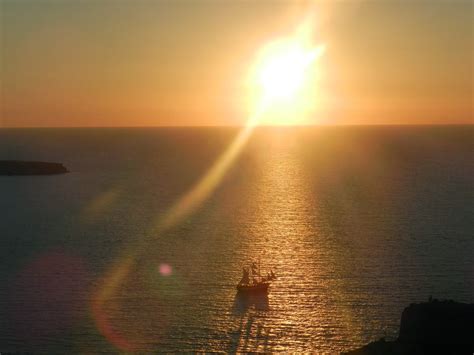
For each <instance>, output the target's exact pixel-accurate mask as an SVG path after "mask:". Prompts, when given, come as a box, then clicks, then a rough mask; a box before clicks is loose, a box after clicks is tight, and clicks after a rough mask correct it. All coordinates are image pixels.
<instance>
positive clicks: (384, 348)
mask: <svg viewBox="0 0 474 355" xmlns="http://www.w3.org/2000/svg"><path fill="white" fill-rule="evenodd" d="M346 354H350V355H368V354H370V355H375V354H460V355H462V354H469V355H471V354H474V304H466V303H458V302H454V301H438V300H434V301H433V300H431V299H430V302H425V303H419V304H411V305H410V306H408V307H407V308H405V309H404V310H403V313H402V319H401V322H400V334H399V336H398V339H397V340H395V341H385V339H380V340H378V341H374V342H372V343H370V344H368V345H365V346H363V347H362V348H360V349H357V350H353V351H349V352H347V353H346Z"/></svg>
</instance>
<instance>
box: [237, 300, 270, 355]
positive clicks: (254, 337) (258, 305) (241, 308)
mask: <svg viewBox="0 0 474 355" xmlns="http://www.w3.org/2000/svg"><path fill="white" fill-rule="evenodd" d="M269 309H270V307H269V303H268V295H267V294H241V293H237V294H236V295H235V299H234V305H233V309H232V313H233V315H235V316H239V317H240V321H239V328H238V329H236V330H235V331H234V332H233V333H232V340H231V344H230V347H229V350H228V352H229V353H234V354H235V353H237V352H239V351H251V349H254V350H257V348H258V347H260V346H263V348H260V350H263V351H264V352H265V351H266V350H267V345H268V344H267V343H268V334H266V333H267V332H266V331H265V329H264V327H263V325H262V324H260V323H259V322H258V318H259V316H258V314H259V313H260V312H264V311H267V310H269ZM252 329H253V331H252Z"/></svg>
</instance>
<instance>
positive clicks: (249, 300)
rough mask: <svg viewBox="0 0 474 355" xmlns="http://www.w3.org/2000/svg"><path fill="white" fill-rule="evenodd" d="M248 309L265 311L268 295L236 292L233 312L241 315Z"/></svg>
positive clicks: (267, 307)
mask: <svg viewBox="0 0 474 355" xmlns="http://www.w3.org/2000/svg"><path fill="white" fill-rule="evenodd" d="M249 309H255V310H256V311H267V310H268V309H269V305H268V295H267V294H242V293H237V294H236V295H235V299H234V307H233V314H234V315H243V314H245V313H246V312H247V311H248V310H249Z"/></svg>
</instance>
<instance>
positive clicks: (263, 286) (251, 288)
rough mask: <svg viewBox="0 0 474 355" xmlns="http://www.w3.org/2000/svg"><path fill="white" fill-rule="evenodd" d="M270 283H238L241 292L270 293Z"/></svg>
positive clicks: (238, 290)
mask: <svg viewBox="0 0 474 355" xmlns="http://www.w3.org/2000/svg"><path fill="white" fill-rule="evenodd" d="M269 286H270V284H269V283H267V282H262V283H258V284H256V285H237V292H239V293H252V294H253V293H268V288H269Z"/></svg>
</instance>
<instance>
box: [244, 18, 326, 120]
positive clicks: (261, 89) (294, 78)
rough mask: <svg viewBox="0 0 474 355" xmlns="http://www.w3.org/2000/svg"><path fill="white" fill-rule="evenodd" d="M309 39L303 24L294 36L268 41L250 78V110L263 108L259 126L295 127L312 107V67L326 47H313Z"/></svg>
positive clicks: (305, 24) (308, 26)
mask: <svg viewBox="0 0 474 355" xmlns="http://www.w3.org/2000/svg"><path fill="white" fill-rule="evenodd" d="M311 37H312V31H311V26H310V23H308V22H305V23H304V24H303V25H301V26H300V27H299V28H298V29H297V31H296V32H295V34H294V35H293V36H291V37H286V38H280V39H277V40H274V41H271V42H270V43H268V44H267V45H266V46H264V47H263V48H262V50H261V51H260V52H259V55H258V57H257V61H256V64H255V66H254V67H253V68H252V70H251V74H250V87H251V92H252V94H251V102H252V103H251V106H252V107H253V108H254V110H259V111H262V107H264V109H263V111H264V112H263V114H262V117H261V118H260V121H259V123H261V124H295V123H298V122H300V121H301V120H302V119H303V116H304V115H305V114H307V113H308V111H310V109H311V108H312V107H313V106H314V105H313V103H314V101H315V95H317V90H316V89H317V88H316V86H317V85H316V79H315V76H316V70H315V65H314V64H315V63H316V61H317V59H318V58H319V57H320V56H321V55H322V54H323V53H324V50H325V45H324V44H320V45H313V44H312V41H311ZM255 107H258V109H255Z"/></svg>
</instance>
